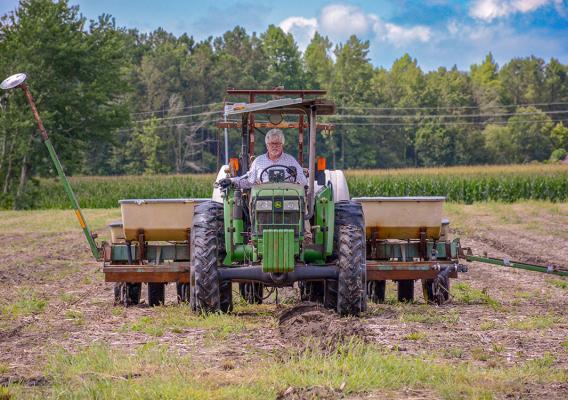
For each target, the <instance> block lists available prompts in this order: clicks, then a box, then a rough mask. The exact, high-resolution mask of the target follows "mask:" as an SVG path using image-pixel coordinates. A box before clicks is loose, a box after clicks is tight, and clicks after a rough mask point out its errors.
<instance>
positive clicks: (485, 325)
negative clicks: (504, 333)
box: [479, 321, 497, 331]
mask: <svg viewBox="0 0 568 400" xmlns="http://www.w3.org/2000/svg"><path fill="white" fill-rule="evenodd" d="M496 326H497V323H496V322H495V321H483V322H482V323H481V324H479V329H480V330H482V331H490V330H491V329H495V327H496Z"/></svg>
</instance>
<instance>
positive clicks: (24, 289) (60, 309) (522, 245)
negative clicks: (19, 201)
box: [0, 206, 568, 399]
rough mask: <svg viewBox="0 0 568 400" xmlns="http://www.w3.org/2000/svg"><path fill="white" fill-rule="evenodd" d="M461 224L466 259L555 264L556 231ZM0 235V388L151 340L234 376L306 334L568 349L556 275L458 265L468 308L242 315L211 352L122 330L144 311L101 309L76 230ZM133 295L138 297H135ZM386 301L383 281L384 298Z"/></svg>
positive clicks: (107, 298) (559, 393)
mask: <svg viewBox="0 0 568 400" xmlns="http://www.w3.org/2000/svg"><path fill="white" fill-rule="evenodd" d="M464 207H466V206H464ZM461 216H462V217H464V218H472V221H478V223H475V224H474V226H470V229H468V231H467V232H463V231H464V230H463V229H462V230H461V231H462V234H461V235H460V236H461V238H462V243H463V244H464V245H466V246H469V247H471V248H472V250H473V251H474V253H476V254H483V253H484V252H487V253H488V254H489V255H493V256H498V257H509V258H511V259H518V260H521V261H535V262H537V261H538V262H543V263H548V262H554V263H555V264H556V265H566V263H567V260H568V234H567V235H547V234H538V233H537V232H535V231H532V232H531V231H529V230H523V231H518V230H514V229H513V228H514V227H515V224H514V223H507V222H506V221H505V222H503V221H499V220H498V219H497V221H496V220H495V219H494V218H493V217H492V216H491V213H489V212H487V210H484V211H483V212H476V211H471V210H469V211H468V213H467V214H462V215H461ZM458 217H459V216H453V218H454V219H456V218H458ZM527 218H528V219H530V218H533V219H535V220H537V221H536V222H542V221H541V220H546V221H547V223H549V224H550V226H554V227H556V228H557V229H560V230H564V232H565V231H566V229H567V228H566V227H567V226H568V225H567V224H566V219H565V218H566V217H565V216H557V215H556V216H548V215H544V216H543V215H537V216H534V215H533V216H530V215H529V216H527ZM483 221H485V223H484V222H483ZM0 224H2V222H0ZM558 224H561V226H557V225H558ZM535 226H538V223H536V224H535ZM556 228H555V229H556ZM0 232H3V233H0V243H1V244H2V245H1V246H0V293H2V295H1V297H0V306H1V307H3V308H2V309H3V310H4V311H3V314H2V315H0V386H1V385H6V384H7V383H9V382H20V383H21V384H24V385H29V386H35V385H44V386H45V385H47V386H48V385H49V379H48V378H47V377H45V376H44V367H45V364H46V362H47V360H48V359H49V355H50V354H51V353H52V352H53V350H54V349H55V348H60V347H62V348H65V349H70V350H73V349H79V348H81V347H83V346H88V345H90V344H92V343H94V342H97V341H104V342H106V343H108V344H110V345H111V346H112V347H114V348H117V349H120V350H122V351H127V352H134V351H135V350H136V348H138V347H139V346H140V345H142V344H145V343H148V342H151V341H152V342H158V343H159V344H167V345H168V346H169V347H170V348H174V349H176V350H177V351H178V352H179V353H180V354H191V355H192V357H193V358H195V359H197V360H201V361H202V363H203V365H208V366H211V367H212V368H219V369H227V368H238V365H239V364H240V363H244V362H246V361H247V360H250V359H251V358H254V356H255V355H254V354H255V352H258V351H260V352H263V351H264V352H278V351H288V350H289V349H290V347H291V345H297V343H299V342H302V340H303V339H306V338H314V337H315V338H317V339H319V340H321V341H322V342H325V343H326V344H327V346H331V347H333V346H336V345H337V344H338V343H341V342H342V341H344V340H346V338H349V337H358V338H362V339H363V340H365V341H369V342H371V343H376V344H377V345H378V346H381V347H384V348H386V349H392V350H395V351H399V352H401V353H403V354H417V355H428V354H435V355H437V356H440V357H442V358H445V359H447V360H448V362H449V363H456V364H458V363H462V362H464V361H470V362H473V363H477V364H481V365H486V366H514V365H518V364H520V363H523V362H526V361H528V360H533V359H537V358H541V357H543V356H544V355H546V354H550V355H553V356H554V366H555V368H557V369H558V370H566V371H568V349H567V345H566V344H564V345H563V344H562V343H566V341H568V290H567V289H566V288H562V287H560V286H561V285H558V280H560V281H562V280H561V279H559V278H556V277H552V276H550V275H546V274H540V273H535V272H529V271H523V270H516V269H510V268H504V267H496V266H491V265H484V264H480V263H469V272H468V273H463V274H460V276H459V278H458V279H457V280H452V285H455V284H466V285H467V286H468V287H471V288H472V289H476V290H479V291H482V292H483V293H484V294H485V295H486V296H487V298H489V299H492V302H490V303H487V302H482V301H480V302H475V301H474V302H471V304H469V303H468V302H465V301H462V300H457V299H454V301H452V302H450V303H449V304H446V305H442V306H431V305H426V304H424V301H423V298H422V294H421V286H420V284H419V282H417V284H416V285H415V299H416V301H415V303H413V304H399V303H396V302H394V301H392V302H387V304H381V305H374V304H371V303H370V305H369V311H368V312H367V313H366V314H365V315H364V316H362V317H361V318H360V319H353V318H348V319H341V318H338V317H337V316H336V315H335V314H333V313H331V312H329V311H327V310H324V309H322V308H321V307H319V306H316V305H313V304H285V305H282V304H279V305H275V304H272V305H268V306H266V307H261V308H253V309H251V310H250V311H249V312H247V311H246V309H244V311H242V313H241V315H242V318H246V319H247V320H248V321H253V322H254V323H255V324H256V325H255V329H249V330H246V331H245V332H241V333H240V334H239V335H233V336H231V337H230V340H225V341H223V342H222V343H221V344H219V345H211V343H208V342H207V335H206V334H205V333H206V330H205V329H202V328H187V329H183V330H182V331H181V332H179V331H176V332H173V331H169V330H166V331H165V333H164V334H163V335H160V336H153V335H151V334H148V333H144V332H136V331H133V330H132V329H127V327H129V326H132V324H134V323H136V322H137V321H139V320H140V319H141V318H142V317H145V316H152V315H153V313H154V312H155V309H152V308H150V307H147V306H146V304H145V303H142V304H140V305H139V306H135V307H129V308H127V309H122V308H121V307H120V306H114V305H113V285H112V284H108V283H105V282H104V276H103V274H102V272H101V265H100V264H98V263H96V262H94V261H92V260H91V255H90V253H89V250H88V247H87V245H86V243H85V242H84V238H83V237H82V234H81V232H77V231H65V232H61V233H41V232H39V233H26V232H23V233H22V232H20V231H17V232H13V233H11V232H10V231H9V227H8V228H6V227H3V229H1V230H0ZM563 281H564V282H566V281H567V280H566V279H564V280H563ZM555 282H556V284H555ZM166 292H167V300H166V306H168V305H173V304H175V303H176V299H175V287H174V286H172V285H170V286H168V288H167V290H166ZM145 293H146V292H145V289H144V291H143V298H144V296H145ZM291 294H294V293H293V292H292V293H290V291H288V292H287V296H288V297H286V296H285V298H284V300H285V301H284V303H289V302H291V300H290V299H289V298H290V295H291ZM395 294H396V292H395V291H394V285H393V284H391V283H389V285H388V287H387V297H388V298H394V297H395ZM298 297H299V296H298ZM22 299H23V300H25V299H28V300H32V302H33V301H36V300H38V299H40V300H43V301H45V305H44V308H43V309H42V310H40V311H37V312H28V313H26V312H24V313H17V312H15V311H14V312H13V313H12V314H9V312H8V311H7V310H10V309H11V308H10V307H11V305H12V304H14V302H16V301H21V300H22ZM125 327H126V328H125ZM252 349H254V350H252ZM430 395H431V394H429V393H427V392H425V393H422V392H411V391H410V392H404V393H398V394H392V397H390V396H391V395H390V394H385V393H383V394H380V395H379V394H373V393H367V394H364V395H361V397H360V398H417V399H418V398H430V397H431V396H430ZM521 397H522V398H543V397H546V398H558V399H561V398H563V399H565V398H568V385H557V386H556V387H547V386H545V385H540V386H539V385H535V386H534V387H527V388H526V391H525V392H524V393H523V394H522V395H521ZM279 398H281V399H304V398H323V399H334V398H343V394H342V393H341V392H338V391H336V390H332V389H330V388H319V387H313V388H294V387H291V388H288V389H287V390H286V391H283V392H282V393H280V394H279ZM351 398H359V397H351Z"/></svg>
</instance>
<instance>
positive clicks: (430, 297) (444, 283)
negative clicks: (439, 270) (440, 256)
mask: <svg viewBox="0 0 568 400" xmlns="http://www.w3.org/2000/svg"><path fill="white" fill-rule="evenodd" d="M422 293H423V295H424V300H425V301H426V302H427V303H430V304H438V305H440V304H444V303H447V302H448V301H449V300H450V278H449V277H447V276H440V275H438V277H437V278H436V279H423V280H422Z"/></svg>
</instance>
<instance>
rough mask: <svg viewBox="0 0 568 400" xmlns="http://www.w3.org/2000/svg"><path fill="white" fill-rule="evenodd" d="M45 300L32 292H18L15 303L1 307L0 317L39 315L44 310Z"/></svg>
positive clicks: (25, 290) (26, 290)
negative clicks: (0, 314)
mask: <svg viewBox="0 0 568 400" xmlns="http://www.w3.org/2000/svg"><path fill="white" fill-rule="evenodd" d="M46 306H47V300H45V299H44V298H42V297H40V296H39V295H38V294H37V293H35V292H34V291H32V290H28V289H24V290H20V291H19V292H18V293H17V295H16V299H15V301H13V302H12V303H9V304H6V305H4V306H2V316H3V317H8V318H21V317H25V316H28V315H34V314H40V313H42V312H43V311H44V310H45V307H46Z"/></svg>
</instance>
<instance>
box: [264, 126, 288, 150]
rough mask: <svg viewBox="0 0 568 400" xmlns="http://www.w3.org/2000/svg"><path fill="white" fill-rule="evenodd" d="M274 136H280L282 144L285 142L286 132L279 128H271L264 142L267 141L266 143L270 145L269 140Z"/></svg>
mask: <svg viewBox="0 0 568 400" xmlns="http://www.w3.org/2000/svg"><path fill="white" fill-rule="evenodd" d="M273 137H278V138H280V141H281V142H282V144H284V143H285V140H284V132H282V130H281V129H277V128H274V129H271V130H269V131H268V132H267V133H266V136H265V137H264V143H266V145H267V146H268V141H269V140H270V138H273Z"/></svg>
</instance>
